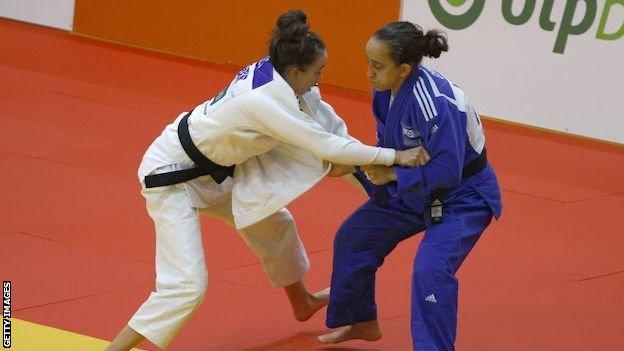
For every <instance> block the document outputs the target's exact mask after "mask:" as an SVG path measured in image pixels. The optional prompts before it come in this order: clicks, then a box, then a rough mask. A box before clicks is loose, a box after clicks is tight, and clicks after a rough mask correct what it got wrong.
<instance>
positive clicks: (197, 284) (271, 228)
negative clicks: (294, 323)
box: [128, 179, 309, 349]
mask: <svg viewBox="0 0 624 351" xmlns="http://www.w3.org/2000/svg"><path fill="white" fill-rule="evenodd" d="M203 182H204V183H205V182H206V181H205V180H204V181H203ZM209 182H211V183H212V184H209V186H212V187H219V185H217V184H216V183H214V182H213V181H212V180H211V179H210V180H209ZM227 182H231V179H228V180H226V182H224V183H223V184H221V186H224V187H226V188H227V186H228V184H227ZM230 185H231V184H230ZM230 189H231V188H230ZM187 190H188V188H187V187H185V186H184V184H177V185H170V186H164V187H158V188H151V189H145V188H143V190H142V194H143V196H144V197H145V199H146V206H147V210H148V213H149V215H150V216H151V217H152V219H153V220H154V224H155V227H156V291H154V292H152V293H151V294H150V295H149V297H148V299H147V300H146V301H145V302H144V303H143V305H141V307H140V308H139V309H138V311H137V312H136V313H135V314H134V316H133V317H132V318H131V319H130V321H129V322H128V325H129V326H130V327H131V328H132V329H133V330H135V331H136V332H138V333H140V334H141V335H143V336H144V337H145V338H147V339H148V340H149V341H151V342H152V343H154V344H155V345H157V346H158V347H160V348H163V349H164V348H165V347H167V345H169V343H170V342H171V340H172V339H173V338H174V336H175V335H176V334H177V333H178V331H179V330H180V328H182V326H183V325H184V324H185V322H186V321H187V320H188V319H189V318H190V317H191V315H192V314H193V313H194V312H195V310H197V308H198V307H199V305H200V304H201V302H202V301H203V299H204V294H205V292H206V287H207V282H208V273H207V270H206V262H205V257H204V248H203V245H202V236H201V227H200V219H199V214H200V212H201V214H205V215H209V216H213V217H216V218H219V219H221V220H223V221H225V222H226V223H228V224H229V225H230V226H233V217H232V205H231V192H230V191H227V189H226V190H225V191H221V193H218V192H217V193H216V194H215V195H214V196H213V197H214V199H212V200H214V201H210V200H211V199H203V200H206V202H207V203H209V207H207V208H202V209H197V208H195V207H194V206H193V204H192V203H191V200H190V199H189V194H187ZM211 202H213V203H211ZM214 202H216V203H214ZM239 234H240V235H241V236H242V238H243V239H244V240H245V242H246V243H247V245H248V246H249V248H250V249H251V250H252V251H253V252H254V254H256V256H257V257H258V258H259V260H260V263H261V264H262V267H263V268H264V269H265V271H266V273H267V274H268V276H269V279H270V281H271V283H272V284H273V286H275V287H284V286H287V285H290V284H293V283H295V282H297V281H299V280H301V279H302V278H303V276H304V275H305V274H306V273H307V271H308V269H309V260H308V257H307V254H306V252H305V248H304V247H303V244H302V242H301V240H300V239H299V235H298V233H297V228H296V226H295V222H294V219H293V217H292V215H291V214H290V212H289V211H288V210H287V209H286V208H283V209H281V210H280V211H278V212H276V213H274V214H272V215H271V216H269V217H267V218H266V219H264V220H262V221H260V222H258V223H256V224H254V225H252V226H249V227H246V228H244V229H241V230H240V231H239Z"/></svg>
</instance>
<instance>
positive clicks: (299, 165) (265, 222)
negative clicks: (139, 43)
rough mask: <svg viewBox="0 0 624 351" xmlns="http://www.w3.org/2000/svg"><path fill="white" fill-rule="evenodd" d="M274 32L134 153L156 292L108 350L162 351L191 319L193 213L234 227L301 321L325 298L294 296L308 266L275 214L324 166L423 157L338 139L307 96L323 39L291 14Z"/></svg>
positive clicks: (315, 97)
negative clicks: (215, 90) (150, 228)
mask: <svg viewBox="0 0 624 351" xmlns="http://www.w3.org/2000/svg"><path fill="white" fill-rule="evenodd" d="M277 24H278V28H276V29H275V31H274V33H273V38H272V40H271V43H270V47H269V53H270V57H267V58H264V59H261V60H259V61H258V62H256V63H253V64H251V65H250V66H248V67H246V68H244V69H243V70H241V71H240V72H239V73H238V74H237V75H236V77H235V78H234V79H233V80H232V82H231V83H230V84H229V85H228V87H226V88H225V89H224V90H223V91H222V92H221V93H219V94H218V95H217V96H216V97H214V98H212V99H210V100H208V101H206V102H205V103H203V104H201V105H199V106H197V107H196V108H195V109H193V111H191V112H190V113H186V114H183V115H180V116H179V117H178V118H177V119H176V120H175V121H174V122H173V123H172V124H170V125H168V126H167V127H166V128H165V130H164V131H163V133H162V134H161V135H160V136H159V137H158V138H157V139H156V140H155V141H154V143H153V144H152V145H151V146H150V147H149V149H148V150H147V152H146V153H145V155H144V157H143V161H142V163H141V165H140V167H139V179H140V180H141V182H142V185H143V190H142V194H143V196H144V197H145V199H146V202H147V210H148V212H149V214H150V216H151V217H152V219H153V220H154V223H155V227H156V274H157V276H156V291H155V292H152V293H151V294H150V296H149V298H148V299H147V301H145V302H144V303H143V305H142V306H141V307H140V308H139V309H138V311H137V312H136V313H135V315H134V316H133V317H132V318H131V319H130V321H129V322H128V326H126V327H125V328H124V329H123V330H122V331H121V332H120V334H119V335H118V336H117V337H116V338H115V340H113V342H112V343H111V344H110V345H109V347H108V348H107V350H128V349H130V348H131V347H133V346H134V345H136V344H137V343H139V342H140V341H141V340H143V339H144V338H147V339H148V340H150V341H151V342H152V343H154V344H155V345H157V346H158V347H160V348H165V347H167V345H168V344H169V343H170V342H171V340H172V339H173V337H174V336H175V335H176V334H177V332H178V331H179V329H180V328H181V327H182V326H183V325H184V323H185V322H186V321H187V319H188V318H189V317H190V316H191V315H192V313H193V312H194V311H195V310H196V309H197V308H198V306H199V305H200V303H201V302H202V300H203V298H204V293H205V290H206V286H207V271H206V266H205V259H204V250H203V246H202V239H201V231H200V220H199V212H201V213H203V214H207V215H210V216H213V217H216V218H219V219H221V220H223V221H225V222H227V223H230V224H232V225H233V226H235V227H236V229H238V231H239V233H240V235H241V236H242V238H243V239H244V240H245V241H246V243H247V244H248V246H249V248H250V249H251V250H252V251H253V252H254V253H255V254H256V255H257V257H258V258H259V259H260V262H261V264H262V266H263V268H264V269H265V270H266V272H267V274H268V276H269V279H270V280H271V282H272V284H273V285H274V286H276V287H283V288H284V289H285V291H286V293H287V295H288V297H289V300H290V302H291V305H292V308H293V312H294V315H295V318H296V319H298V320H306V319H308V318H310V316H312V314H313V313H314V312H316V311H317V310H318V309H320V308H321V307H323V306H325V305H326V304H327V300H328V296H327V295H328V293H327V292H324V293H323V292H321V293H319V294H310V293H309V292H308V290H307V289H306V288H305V286H304V285H303V282H302V278H303V276H304V275H305V274H306V272H307V270H308V266H309V262H308V257H307V255H306V252H305V249H304V247H303V245H302V243H301V241H300V240H299V236H298V234H297V229H296V227H295V223H294V220H293V217H292V216H291V214H290V213H289V212H288V210H287V209H286V208H285V206H286V205H287V204H288V203H289V202H291V201H292V200H293V199H295V198H296V197H298V196H299V195H301V194H302V193H303V192H305V191H306V190H308V189H309V188H311V187H312V186H314V185H315V184H316V183H317V182H318V181H320V180H321V179H322V178H323V177H324V176H325V175H326V174H327V173H328V172H329V171H330V168H331V163H338V164H349V165H370V164H376V165H386V166H391V165H393V164H395V163H396V164H401V165H403V166H414V165H417V164H420V163H422V161H421V159H422V148H420V149H418V148H415V149H412V150H405V151H396V152H395V150H394V149H391V148H381V147H373V146H368V145H363V144H361V143H360V142H358V141H357V140H355V139H353V138H351V137H349V136H348V134H347V130H346V127H345V125H344V122H343V121H342V120H341V119H340V118H339V117H338V116H337V115H336V114H335V113H334V111H333V109H332V108H331V107H330V106H329V105H328V104H327V103H325V102H324V101H322V100H321V97H320V94H319V91H318V88H316V87H315V85H316V83H317V81H318V79H319V78H320V74H321V70H322V68H323V67H324V66H325V62H326V60H327V53H326V51H325V46H324V44H323V42H322V40H321V39H320V38H319V37H318V36H317V35H316V34H314V33H313V32H309V31H308V25H307V22H306V16H305V14H304V13H303V12H301V11H290V12H288V13H286V14H284V15H282V16H281V17H280V18H279V19H278V22H277Z"/></svg>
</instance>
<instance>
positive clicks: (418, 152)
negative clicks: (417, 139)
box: [394, 146, 431, 167]
mask: <svg viewBox="0 0 624 351" xmlns="http://www.w3.org/2000/svg"><path fill="white" fill-rule="evenodd" d="M429 160H431V156H429V153H428V152H427V150H425V148H424V147H422V146H418V147H415V148H411V149H407V150H396V154H395V156H394V164H395V165H399V166H405V167H415V166H419V167H422V166H424V165H426V164H427V162H429Z"/></svg>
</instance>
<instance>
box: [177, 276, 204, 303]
mask: <svg viewBox="0 0 624 351" xmlns="http://www.w3.org/2000/svg"><path fill="white" fill-rule="evenodd" d="M207 289H208V275H207V274H204V275H201V276H198V277H195V278H194V279H193V280H191V281H190V282H188V283H186V284H185V285H184V287H183V288H182V291H183V294H184V296H185V297H186V299H187V301H188V302H189V303H190V304H194V305H197V306H199V305H200V304H201V303H202V302H203V301H204V298H205V296H206V290H207Z"/></svg>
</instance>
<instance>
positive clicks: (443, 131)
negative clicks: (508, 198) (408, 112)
mask: <svg viewBox="0 0 624 351" xmlns="http://www.w3.org/2000/svg"><path fill="white" fill-rule="evenodd" d="M438 112H439V114H438V116H437V117H436V118H433V119H432V120H431V121H430V122H429V123H422V125H424V126H425V127H426V128H427V129H428V130H426V131H425V130H421V131H420V132H421V135H429V137H428V138H426V139H425V145H424V146H425V149H426V150H427V152H429V155H430V156H431V161H429V163H427V164H426V165H425V166H423V167H414V168H405V167H400V166H395V167H394V169H395V171H396V175H397V181H396V182H391V183H389V184H388V185H387V189H388V192H389V193H390V195H391V196H398V195H399V194H402V193H405V192H409V191H416V192H419V193H422V194H428V193H430V192H431V191H433V190H435V189H438V188H449V187H453V186H455V185H457V184H458V183H459V182H460V181H461V175H462V169H463V164H464V153H465V138H466V136H465V134H466V132H465V127H462V122H461V121H462V118H461V117H462V116H459V115H458V114H459V113H460V112H459V111H457V110H455V109H451V108H450V107H449V105H448V104H447V103H446V104H439V106H438ZM414 118H422V116H419V115H416V116H414ZM414 122H416V121H414ZM414 125H416V123H414ZM425 133H426V134H425Z"/></svg>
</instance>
